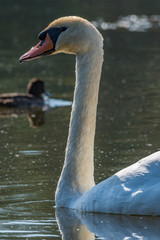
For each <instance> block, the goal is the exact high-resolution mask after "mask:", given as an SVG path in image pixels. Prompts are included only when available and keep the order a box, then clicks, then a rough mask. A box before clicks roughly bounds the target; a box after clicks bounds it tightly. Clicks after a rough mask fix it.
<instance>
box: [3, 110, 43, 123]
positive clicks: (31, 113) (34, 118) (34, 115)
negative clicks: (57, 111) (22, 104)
mask: <svg viewBox="0 0 160 240" xmlns="http://www.w3.org/2000/svg"><path fill="white" fill-rule="evenodd" d="M45 114H46V111H44V110H43V109H42V108H26V109H25V108H0V118H16V117H20V116H26V117H27V119H28V121H29V123H30V126H31V127H40V126H42V125H43V124H44V123H45Z"/></svg>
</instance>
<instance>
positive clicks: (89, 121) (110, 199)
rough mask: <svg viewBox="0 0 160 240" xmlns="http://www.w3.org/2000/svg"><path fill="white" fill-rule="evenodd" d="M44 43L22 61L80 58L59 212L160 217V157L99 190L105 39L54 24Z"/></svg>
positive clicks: (83, 27)
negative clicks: (97, 126) (96, 142)
mask: <svg viewBox="0 0 160 240" xmlns="http://www.w3.org/2000/svg"><path fill="white" fill-rule="evenodd" d="M39 38H40V40H41V42H40V43H39V44H38V45H37V46H36V47H35V48H32V49H31V50H30V51H29V52H27V53H26V54H24V55H23V56H22V57H21V58H20V61H21V62H22V61H28V60H32V59H34V58H39V57H41V56H43V55H48V54H54V53H59V52H65V53H73V54H76V86H75V93H74V100H73V107H72V113H71V121H70V128H69V136H68V141H67V147H66V156H65V163H64V167H63V170H62V174H61V177H60V179H59V183H58V186H57V190H56V206H57V207H66V208H73V209H77V210H80V211H89V212H103V213H118V214H140V215H160V204H159V200H160V152H157V153H155V154H153V155H150V156H148V157H147V158H144V159H142V160H140V161H139V162H137V163H135V164H133V165H131V166H130V167H128V168H126V169H123V170H121V171H120V172H118V173H116V174H115V175H113V176H112V177H110V178H109V179H107V180H105V181H103V182H101V183H99V184H98V185H96V186H95V184H94V177H93V171H94V163H93V155H94V154H93V149H94V135H95V124H96V109H97V101H98V91H99V82H100V76H101V67H102V62H103V39H102V36H101V35H100V33H99V32H98V31H97V29H96V28H95V27H94V26H93V25H92V24H90V23H89V22H88V21H86V20H84V19H82V18H79V17H64V18H60V19H58V20H56V21H54V22H52V23H51V24H50V25H49V26H48V27H47V28H46V29H45V30H44V31H42V32H41V33H40V35H39Z"/></svg>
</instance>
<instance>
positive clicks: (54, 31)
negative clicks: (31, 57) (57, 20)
mask: <svg viewBox="0 0 160 240" xmlns="http://www.w3.org/2000/svg"><path fill="white" fill-rule="evenodd" d="M66 29H67V28H66V27H60V28H54V27H53V28H52V27H51V28H48V29H47V30H45V31H42V32H40V34H39V35H38V38H39V39H40V40H41V41H42V40H44V39H45V38H46V35H47V33H48V34H49V36H50V38H51V39H52V41H53V42H54V43H55V42H56V41H57V39H58V37H59V35H60V34H61V32H64V31H65V30H66Z"/></svg>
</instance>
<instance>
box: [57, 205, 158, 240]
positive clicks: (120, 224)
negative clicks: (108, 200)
mask: <svg viewBox="0 0 160 240" xmlns="http://www.w3.org/2000/svg"><path fill="white" fill-rule="evenodd" d="M56 216H57V221H58V225H59V229H60V231H61V234H62V239H63V240H64V239H65V240H70V239H72V240H77V239H78V240H84V239H86V240H93V239H95V238H94V236H96V239H105V240H110V239H114V240H119V239H123V240H127V239H146V240H150V239H159V236H160V228H159V224H160V218H156V217H138V216H121V215H107V214H92V213H81V212H78V211H74V210H66V209H56ZM153 222H154V224H152V223H153Z"/></svg>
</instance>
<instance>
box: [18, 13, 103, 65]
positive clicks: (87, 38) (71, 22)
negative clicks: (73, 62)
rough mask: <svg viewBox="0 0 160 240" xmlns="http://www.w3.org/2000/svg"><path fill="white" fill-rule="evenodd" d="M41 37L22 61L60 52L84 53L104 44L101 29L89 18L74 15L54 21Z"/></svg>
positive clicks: (41, 33)
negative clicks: (88, 19) (89, 20)
mask: <svg viewBox="0 0 160 240" xmlns="http://www.w3.org/2000/svg"><path fill="white" fill-rule="evenodd" d="M39 39H40V42H39V43H38V44H37V45H36V46H35V47H32V48H31V50H29V51H28V52H27V53H25V54H24V55H23V56H21V57H20V62H26V61H30V60H32V59H36V58H41V57H43V56H46V55H52V54H56V53H60V52H64V53H71V54H83V53H85V52H87V51H89V50H90V49H91V48H97V47H101V48H102V45H103V39H102V36H101V34H100V33H99V31H98V30H97V29H96V28H95V27H94V26H93V25H92V24H91V23H90V22H88V21H87V20H85V19H83V18H80V17H74V16H70V17H62V18H59V19H57V20H55V21H53V22H52V23H50V24H49V25H48V27H47V28H45V29H44V30H43V31H42V32H40V34H39Z"/></svg>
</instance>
